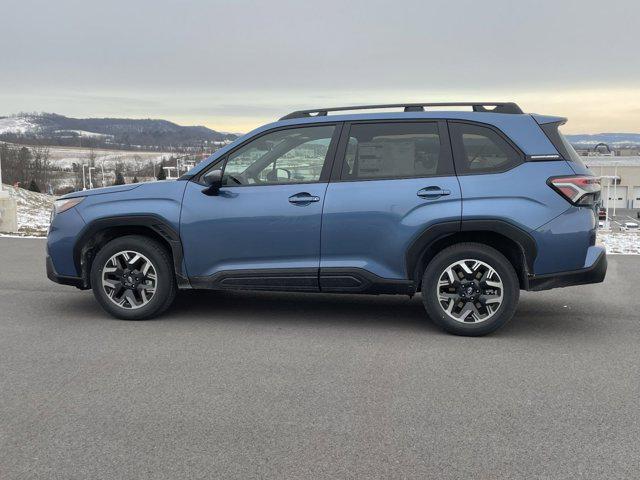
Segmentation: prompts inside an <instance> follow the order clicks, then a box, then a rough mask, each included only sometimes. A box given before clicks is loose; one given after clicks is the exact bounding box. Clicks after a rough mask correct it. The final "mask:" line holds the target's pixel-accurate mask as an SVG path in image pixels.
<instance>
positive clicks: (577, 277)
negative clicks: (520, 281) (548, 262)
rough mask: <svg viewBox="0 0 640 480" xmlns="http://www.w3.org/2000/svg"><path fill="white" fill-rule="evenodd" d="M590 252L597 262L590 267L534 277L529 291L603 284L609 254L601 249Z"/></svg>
mask: <svg viewBox="0 0 640 480" xmlns="http://www.w3.org/2000/svg"><path fill="white" fill-rule="evenodd" d="M590 250H591V252H590V253H591V254H592V255H593V257H594V258H595V260H594V261H593V263H592V264H591V265H589V266H588V267H585V268H581V269H580V270H572V271H569V272H559V273H550V274H546V275H534V276H532V277H529V279H528V286H527V290H532V291H539V290H550V289H552V288H560V287H570V286H572V285H585V284H587V283H600V282H602V281H603V280H604V277H605V275H606V274H607V254H606V252H605V250H604V249H603V248H601V247H590Z"/></svg>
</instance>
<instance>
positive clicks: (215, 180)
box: [202, 169, 222, 195]
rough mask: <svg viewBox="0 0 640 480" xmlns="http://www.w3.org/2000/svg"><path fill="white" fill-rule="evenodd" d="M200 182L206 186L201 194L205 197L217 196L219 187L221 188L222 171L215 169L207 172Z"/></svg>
mask: <svg viewBox="0 0 640 480" xmlns="http://www.w3.org/2000/svg"><path fill="white" fill-rule="evenodd" d="M202 181H203V182H204V184H205V185H206V186H207V188H205V189H204V190H202V193H204V194H205V195H217V194H218V191H219V190H220V187H222V170H219V169H216V170H211V171H210V172H207V173H206V174H205V175H204V176H203V177H202Z"/></svg>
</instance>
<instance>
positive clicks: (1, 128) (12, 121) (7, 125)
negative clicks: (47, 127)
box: [0, 117, 38, 134]
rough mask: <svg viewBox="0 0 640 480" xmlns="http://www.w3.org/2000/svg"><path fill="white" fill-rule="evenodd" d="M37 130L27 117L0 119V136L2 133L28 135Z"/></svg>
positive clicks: (36, 126)
mask: <svg viewBox="0 0 640 480" xmlns="http://www.w3.org/2000/svg"><path fill="white" fill-rule="evenodd" d="M37 128H38V125H36V124H35V123H33V122H32V121H30V119H29V117H6V118H0V134H2V133H22V134H24V133H29V132H32V131H34V130H36V129H37Z"/></svg>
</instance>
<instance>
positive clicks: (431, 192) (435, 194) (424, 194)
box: [417, 186, 451, 199]
mask: <svg viewBox="0 0 640 480" xmlns="http://www.w3.org/2000/svg"><path fill="white" fill-rule="evenodd" d="M417 195H418V196H419V197H420V198H427V199H434V198H440V197H444V196H447V195H451V190H447V189H446V188H440V187H437V186H431V187H425V188H423V189H420V190H418V193H417Z"/></svg>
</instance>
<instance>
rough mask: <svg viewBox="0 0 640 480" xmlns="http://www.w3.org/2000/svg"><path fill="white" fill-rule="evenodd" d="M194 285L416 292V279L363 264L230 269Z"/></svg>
mask: <svg viewBox="0 0 640 480" xmlns="http://www.w3.org/2000/svg"><path fill="white" fill-rule="evenodd" d="M189 280H190V281H191V285H192V287H193V288H198V289H207V290H260V291H278V292H320V293H360V294H374V295H377V294H401V295H413V294H414V293H415V291H416V289H415V284H414V282H412V281H410V280H397V279H390V278H382V277H378V276H377V275H375V274H373V273H371V272H369V271H367V270H364V269H359V268H321V269H317V268H293V269H259V270H227V271H222V272H218V273H216V274H214V275H211V276H208V277H190V279H189Z"/></svg>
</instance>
